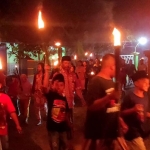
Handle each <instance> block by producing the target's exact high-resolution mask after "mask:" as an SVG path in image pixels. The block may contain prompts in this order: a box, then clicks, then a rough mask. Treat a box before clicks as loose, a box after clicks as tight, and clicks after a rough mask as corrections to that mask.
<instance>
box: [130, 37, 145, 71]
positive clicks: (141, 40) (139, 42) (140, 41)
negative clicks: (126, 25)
mask: <svg viewBox="0 0 150 150" xmlns="http://www.w3.org/2000/svg"><path fill="white" fill-rule="evenodd" d="M146 43H147V39H146V38H145V37H141V38H139V40H138V43H137V44H136V46H135V50H134V53H133V55H134V65H135V68H136V70H137V69H138V63H139V53H138V52H137V51H136V49H137V47H138V45H139V44H141V45H145V44H146Z"/></svg>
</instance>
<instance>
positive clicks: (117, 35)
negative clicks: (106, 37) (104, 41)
mask: <svg viewBox="0 0 150 150" xmlns="http://www.w3.org/2000/svg"><path fill="white" fill-rule="evenodd" d="M112 34H113V35H114V46H120V45H121V41H120V38H121V34H120V32H119V30H117V29H116V28H114V30H113V33H112Z"/></svg>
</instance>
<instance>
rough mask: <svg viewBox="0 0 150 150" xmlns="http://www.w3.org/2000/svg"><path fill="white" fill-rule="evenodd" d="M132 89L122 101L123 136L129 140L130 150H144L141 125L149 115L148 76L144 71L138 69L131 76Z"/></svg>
mask: <svg viewBox="0 0 150 150" xmlns="http://www.w3.org/2000/svg"><path fill="white" fill-rule="evenodd" d="M132 80H133V82H134V85H135V87H134V89H133V91H132V92H130V93H129V94H128V95H126V96H125V98H124V100H123V103H122V116H123V118H124V121H125V122H126V124H127V125H128V132H127V133H126V135H125V137H126V139H127V140H128V141H130V142H129V143H130V145H129V146H130V147H131V150H146V147H145V145H144V142H143V138H142V136H143V133H144V132H143V131H144V130H143V126H144V124H145V122H146V120H147V119H148V117H149V116H150V115H149V113H148V96H147V93H146V92H147V91H148V88H149V78H148V75H147V74H146V73H145V72H144V71H138V72H136V73H135V74H134V75H133V76H132Z"/></svg>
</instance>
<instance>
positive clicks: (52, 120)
mask: <svg viewBox="0 0 150 150" xmlns="http://www.w3.org/2000/svg"><path fill="white" fill-rule="evenodd" d="M54 83H55V86H53V89H52V90H50V92H49V93H48V94H47V95H46V98H47V102H48V116H47V130H48V134H49V137H50V147H51V149H52V150H59V149H60V147H61V148H62V149H63V150H66V149H67V147H68V146H67V143H68V142H67V131H68V126H69V125H68V122H69V119H68V118H69V117H68V110H69V109H68V105H67V101H66V97H65V96H64V94H63V93H64V88H65V83H64V77H63V75H62V74H57V75H56V76H55V77H54V78H53V80H52V84H53V85H54Z"/></svg>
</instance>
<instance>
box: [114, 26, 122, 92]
mask: <svg viewBox="0 0 150 150" xmlns="http://www.w3.org/2000/svg"><path fill="white" fill-rule="evenodd" d="M113 35H114V49H115V60H116V76H115V80H116V86H115V88H116V90H119V89H120V87H119V85H120V84H119V73H120V51H121V41H120V38H121V34H120V32H119V30H117V29H116V28H114V30H113Z"/></svg>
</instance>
